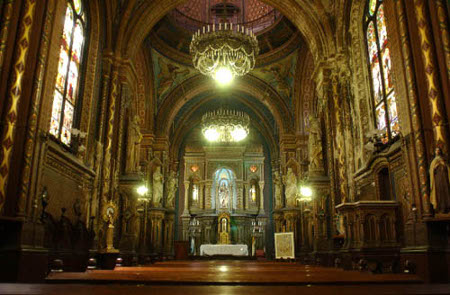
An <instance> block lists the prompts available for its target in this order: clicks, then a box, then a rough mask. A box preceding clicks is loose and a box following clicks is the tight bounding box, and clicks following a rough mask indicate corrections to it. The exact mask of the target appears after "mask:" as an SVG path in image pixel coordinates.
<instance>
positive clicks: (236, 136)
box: [201, 109, 250, 142]
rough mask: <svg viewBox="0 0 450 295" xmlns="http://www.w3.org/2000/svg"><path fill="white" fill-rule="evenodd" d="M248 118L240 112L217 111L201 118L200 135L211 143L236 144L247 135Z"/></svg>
mask: <svg viewBox="0 0 450 295" xmlns="http://www.w3.org/2000/svg"><path fill="white" fill-rule="evenodd" d="M249 124H250V117H249V116H248V115H247V114H246V113H244V112H240V111H234V110H226V109H218V110H216V111H212V112H208V113H206V114H204V115H203V117H202V125H201V126H202V133H203V135H204V136H205V138H206V139H207V140H208V141H212V142H238V141H241V140H243V139H244V138H246V137H247V135H248V133H249Z"/></svg>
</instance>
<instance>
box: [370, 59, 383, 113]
mask: <svg viewBox="0 0 450 295" xmlns="http://www.w3.org/2000/svg"><path fill="white" fill-rule="evenodd" d="M370 68H371V70H372V89H373V97H374V98H375V103H376V104H378V103H379V102H380V101H382V100H383V85H382V83H381V73H380V63H379V61H378V59H375V60H374V61H373V62H372V63H371V65H370Z"/></svg>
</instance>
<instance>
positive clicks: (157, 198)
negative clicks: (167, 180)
mask: <svg viewBox="0 0 450 295" xmlns="http://www.w3.org/2000/svg"><path fill="white" fill-rule="evenodd" d="M163 178H164V177H163V175H162V173H161V166H158V167H157V168H156V170H155V172H153V206H155V207H161V200H162V196H163V180H164V179H163Z"/></svg>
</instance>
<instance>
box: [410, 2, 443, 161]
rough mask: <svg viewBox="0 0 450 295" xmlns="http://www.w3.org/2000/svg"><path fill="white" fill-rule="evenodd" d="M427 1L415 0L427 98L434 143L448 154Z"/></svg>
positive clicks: (441, 96) (441, 97)
mask: <svg viewBox="0 0 450 295" xmlns="http://www.w3.org/2000/svg"><path fill="white" fill-rule="evenodd" d="M425 2H426V1H424V0H414V9H415V14H416V19H417V25H418V29H419V40H420V48H421V50H420V51H421V52H422V63H423V67H424V69H425V79H426V82H427V98H428V102H429V104H430V111H431V122H432V126H433V134H434V144H435V146H436V147H438V148H440V149H441V150H442V152H443V154H444V155H445V156H448V148H449V131H448V122H447V116H446V111H445V106H444V101H443V95H442V92H441V87H440V84H439V83H440V81H439V76H438V68H439V67H438V65H437V61H436V56H435V53H434V51H433V44H434V41H433V40H432V38H433V37H432V36H433V32H432V30H431V28H430V25H429V24H430V20H429V17H428V15H427V9H426V7H425V5H426V3H425Z"/></svg>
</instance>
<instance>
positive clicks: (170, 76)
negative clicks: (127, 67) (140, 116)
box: [151, 50, 197, 107]
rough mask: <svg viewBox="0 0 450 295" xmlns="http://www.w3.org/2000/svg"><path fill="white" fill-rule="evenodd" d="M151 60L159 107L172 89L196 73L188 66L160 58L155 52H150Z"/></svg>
mask: <svg viewBox="0 0 450 295" xmlns="http://www.w3.org/2000/svg"><path fill="white" fill-rule="evenodd" d="M151 55H152V60H153V75H154V85H155V87H154V89H155V90H154V91H155V97H156V98H157V106H158V107H159V106H160V105H161V103H162V102H163V100H164V98H165V97H166V96H167V95H168V94H169V93H170V91H171V90H172V89H174V88H175V87H177V86H178V85H180V84H181V83H182V82H183V81H185V80H187V79H189V78H191V77H193V76H194V75H196V74H197V72H196V71H195V70H194V69H193V68H191V67H188V66H185V65H182V64H179V63H176V62H174V61H171V60H169V59H168V58H166V57H164V56H162V55H161V54H159V53H158V52H156V50H152V51H151Z"/></svg>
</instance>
